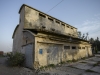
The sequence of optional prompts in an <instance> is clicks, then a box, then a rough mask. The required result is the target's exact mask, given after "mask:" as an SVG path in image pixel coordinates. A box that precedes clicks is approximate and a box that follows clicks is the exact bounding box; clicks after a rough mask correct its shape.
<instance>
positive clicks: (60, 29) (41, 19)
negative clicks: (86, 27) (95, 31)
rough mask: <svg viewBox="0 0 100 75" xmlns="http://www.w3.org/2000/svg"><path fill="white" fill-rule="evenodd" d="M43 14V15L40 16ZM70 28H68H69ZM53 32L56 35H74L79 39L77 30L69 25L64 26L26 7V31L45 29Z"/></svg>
mask: <svg viewBox="0 0 100 75" xmlns="http://www.w3.org/2000/svg"><path fill="white" fill-rule="evenodd" d="M39 14H41V15H42V16H41V15H39ZM67 26H68V27H67ZM42 27H45V30H47V31H50V32H52V29H54V32H55V33H59V34H64V35H67V34H68V33H69V34H72V35H74V37H77V29H76V28H74V27H72V26H69V25H68V24H63V23H62V22H60V21H59V20H57V19H54V18H52V17H50V16H47V15H45V14H43V13H40V12H38V11H36V10H33V9H31V8H29V7H27V6H25V26H24V28H25V29H43V28H42Z"/></svg>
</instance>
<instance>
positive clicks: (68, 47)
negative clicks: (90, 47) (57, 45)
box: [64, 46, 85, 49]
mask: <svg viewBox="0 0 100 75" xmlns="http://www.w3.org/2000/svg"><path fill="white" fill-rule="evenodd" d="M76 48H77V47H76V46H72V47H70V46H64V49H76ZM78 49H85V47H78Z"/></svg>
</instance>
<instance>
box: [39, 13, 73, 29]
mask: <svg viewBox="0 0 100 75" xmlns="http://www.w3.org/2000/svg"><path fill="white" fill-rule="evenodd" d="M39 16H40V17H42V18H46V16H45V15H43V14H41V13H39ZM48 20H50V21H51V22H54V19H52V18H50V17H48ZM55 22H56V23H57V24H60V22H59V20H56V21H55ZM61 25H63V26H65V24H64V23H61ZM67 27H68V28H71V29H73V27H71V26H69V25H67Z"/></svg>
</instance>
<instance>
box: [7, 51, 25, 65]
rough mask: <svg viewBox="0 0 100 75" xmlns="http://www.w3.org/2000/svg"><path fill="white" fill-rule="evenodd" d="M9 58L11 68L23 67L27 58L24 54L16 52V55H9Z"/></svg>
mask: <svg viewBox="0 0 100 75" xmlns="http://www.w3.org/2000/svg"><path fill="white" fill-rule="evenodd" d="M7 56H8V61H7V62H8V65H9V66H23V64H24V61H25V57H24V54H22V53H19V52H16V53H14V54H13V53H9V54H7Z"/></svg>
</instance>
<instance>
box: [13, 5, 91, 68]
mask: <svg viewBox="0 0 100 75" xmlns="http://www.w3.org/2000/svg"><path fill="white" fill-rule="evenodd" d="M19 14H20V19H19V24H18V25H17V26H16V28H15V30H14V33H13V36H12V38H13V52H21V53H23V54H25V57H26V66H27V67H29V68H33V67H34V68H36V67H38V66H45V65H49V64H58V63H60V62H66V61H68V60H73V59H74V60H77V59H81V58H83V57H88V56H91V55H92V52H91V44H89V42H88V41H86V40H83V39H79V38H78V32H77V28H75V27H73V26H71V25H69V24H67V23H65V22H63V21H61V20H59V19H56V18H54V17H52V16H50V15H48V14H45V13H43V12H41V11H39V10H37V9H34V8H32V7H30V6H28V5H25V4H23V5H22V6H21V8H20V10H19Z"/></svg>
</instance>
